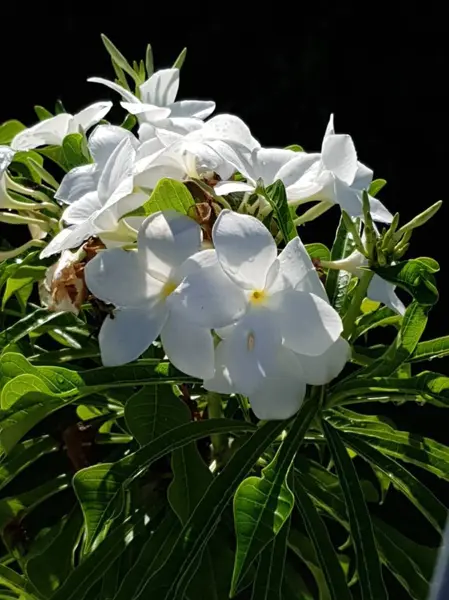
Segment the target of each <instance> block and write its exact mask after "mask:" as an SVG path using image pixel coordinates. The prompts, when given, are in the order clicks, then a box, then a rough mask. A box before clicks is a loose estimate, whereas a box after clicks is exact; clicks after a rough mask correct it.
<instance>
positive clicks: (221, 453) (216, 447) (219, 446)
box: [207, 392, 229, 466]
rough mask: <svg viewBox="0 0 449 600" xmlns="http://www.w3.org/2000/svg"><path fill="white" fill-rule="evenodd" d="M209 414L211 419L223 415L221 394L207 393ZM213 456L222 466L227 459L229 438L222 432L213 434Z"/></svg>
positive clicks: (219, 417)
mask: <svg viewBox="0 0 449 600" xmlns="http://www.w3.org/2000/svg"><path fill="white" fill-rule="evenodd" d="M207 414H208V416H209V419H221V418H222V417H223V407H222V402H221V396H220V394H216V393H215V392H209V393H208V394H207ZM210 437H211V441H212V449H213V457H214V460H215V461H216V463H217V465H218V466H220V465H222V464H223V462H224V461H225V457H226V454H227V453H228V450H229V445H228V438H227V436H226V435H224V434H222V433H214V434H212V435H211V436H210Z"/></svg>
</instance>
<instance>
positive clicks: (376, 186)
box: [368, 179, 387, 196]
mask: <svg viewBox="0 0 449 600" xmlns="http://www.w3.org/2000/svg"><path fill="white" fill-rule="evenodd" d="M386 185H387V181H386V180H385V179H375V180H374V181H372V182H371V183H370V186H369V189H368V193H369V194H370V196H377V194H378V193H379V192H380V190H381V189H382V188H383V187H385V186H386Z"/></svg>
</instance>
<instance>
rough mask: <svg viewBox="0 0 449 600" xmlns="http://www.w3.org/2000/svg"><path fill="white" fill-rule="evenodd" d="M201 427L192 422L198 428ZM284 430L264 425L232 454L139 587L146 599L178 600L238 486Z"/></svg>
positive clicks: (281, 424)
mask: <svg viewBox="0 0 449 600" xmlns="http://www.w3.org/2000/svg"><path fill="white" fill-rule="evenodd" d="M218 420H219V421H223V420H224V419H218ZM200 424H201V422H199V423H195V425H197V426H198V425H200ZM183 427H187V426H186V425H184V426H183ZM284 427H285V422H283V421H281V422H277V421H271V422H267V423H266V424H264V425H263V426H262V427H259V429H258V430H257V431H256V432H255V433H254V434H253V435H252V436H251V437H250V438H249V439H248V440H247V441H246V443H245V444H243V445H242V446H241V447H240V448H239V449H238V450H237V452H235V454H233V456H232V458H231V459H230V460H229V462H228V463H227V465H226V466H225V467H224V469H223V470H222V472H221V473H220V476H219V477H216V478H215V479H214V480H213V482H212V484H211V485H210V486H209V488H208V490H207V492H206V494H205V495H204V496H203V498H202V499H201V501H200V502H199V503H198V504H197V506H196V508H195V510H194V511H193V513H192V514H191V516H190V518H189V520H188V521H187V523H186V524H185V525H184V527H183V529H182V532H181V534H180V536H179V538H178V540H177V541H176V543H175V544H174V546H173V548H172V551H171V553H170V556H169V557H168V559H167V561H166V562H165V563H164V565H163V566H162V567H161V569H159V570H158V571H157V572H156V573H155V574H154V575H153V577H152V578H151V579H150V580H149V581H148V582H147V583H146V585H145V586H144V587H143V588H142V594H148V596H149V597H150V595H151V594H154V597H155V598H157V599H158V600H179V599H180V598H181V597H182V595H183V593H184V590H185V588H186V587H187V585H188V582H189V581H190V579H191V578H192V576H193V573H192V569H191V566H192V565H194V564H195V563H196V561H197V559H198V557H199V556H201V553H202V552H203V550H204V548H205V546H206V544H207V542H208V540H209V538H210V537H211V535H212V534H213V532H214V529H215V527H216V526H217V524H218V521H219V519H220V516H221V514H222V513H223V511H224V509H225V508H226V506H227V504H228V502H229V500H230V499H231V498H232V497H233V495H234V493H235V491H236V489H237V487H238V485H239V483H240V482H241V480H242V479H243V478H244V477H245V476H246V475H247V473H248V472H249V471H250V470H251V469H252V467H253V465H254V463H255V462H256V461H257V459H258V458H259V457H260V455H261V454H262V453H263V452H264V450H266V448H268V447H269V445H270V444H271V443H272V442H273V440H274V439H275V438H276V437H277V436H278V435H279V434H280V432H281V431H282V429H283V428H284ZM178 429H179V428H178ZM196 564H197V563H196ZM143 597H144V596H143ZM151 597H153V596H151Z"/></svg>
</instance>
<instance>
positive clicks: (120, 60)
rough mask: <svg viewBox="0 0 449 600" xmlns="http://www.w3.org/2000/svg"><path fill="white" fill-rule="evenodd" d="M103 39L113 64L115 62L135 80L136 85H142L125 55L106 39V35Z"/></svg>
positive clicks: (102, 36) (102, 35)
mask: <svg viewBox="0 0 449 600" xmlns="http://www.w3.org/2000/svg"><path fill="white" fill-rule="evenodd" d="M101 39H102V41H103V44H104V46H105V48H106V50H107V51H108V53H109V55H110V57H111V59H112V62H114V63H115V64H116V65H118V66H119V67H120V68H121V69H123V70H124V71H125V73H127V74H128V75H130V76H131V77H132V78H133V79H134V81H135V82H136V84H137V85H139V83H141V81H140V79H139V76H138V75H137V73H136V72H135V71H134V69H133V68H132V67H131V65H130V64H129V62H128V61H127V60H126V58H125V57H124V56H123V54H122V53H121V52H120V50H119V49H118V48H117V47H116V46H115V45H114V44H113V43H112V42H111V40H110V39H109V38H108V37H106V36H105V35H104V33H102V34H101Z"/></svg>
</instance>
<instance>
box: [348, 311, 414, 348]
mask: <svg viewBox="0 0 449 600" xmlns="http://www.w3.org/2000/svg"><path fill="white" fill-rule="evenodd" d="M401 320H402V317H401V315H398V314H397V313H395V312H393V311H392V310H391V308H388V306H382V307H381V308H378V309H377V310H373V311H371V312H369V313H366V314H365V315H362V316H361V317H359V319H358V320H357V325H356V328H355V332H354V334H353V339H354V340H355V339H357V338H358V337H360V336H362V335H365V333H368V331H370V330H371V329H375V328H376V327H387V326H388V325H393V326H394V327H397V326H398V325H399V323H400V322H401Z"/></svg>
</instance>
